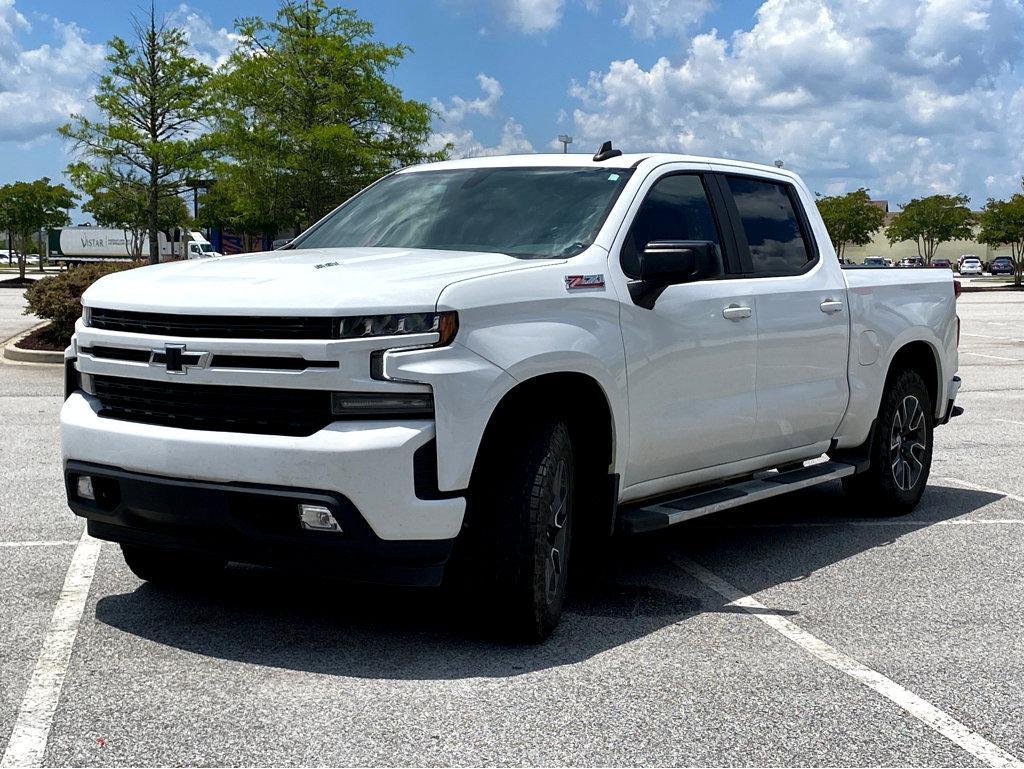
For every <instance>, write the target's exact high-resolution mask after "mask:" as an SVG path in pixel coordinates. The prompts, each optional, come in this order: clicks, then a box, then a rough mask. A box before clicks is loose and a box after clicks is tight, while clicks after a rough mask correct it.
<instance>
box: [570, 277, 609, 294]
mask: <svg viewBox="0 0 1024 769" xmlns="http://www.w3.org/2000/svg"><path fill="white" fill-rule="evenodd" d="M584 288H604V275H566V276H565V290H566V291H579V290H580V289H584Z"/></svg>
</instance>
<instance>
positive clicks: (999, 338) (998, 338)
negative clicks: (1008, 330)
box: [960, 331, 1024, 344]
mask: <svg viewBox="0 0 1024 769" xmlns="http://www.w3.org/2000/svg"><path fill="white" fill-rule="evenodd" d="M960 336H973V337H976V338H977V339H994V340H996V341H997V342H1016V343H1018V344H1019V343H1021V342H1024V339H1013V338H1011V337H1007V336H992V335H991V334H968V333H967V332H966V331H961V332H960Z"/></svg>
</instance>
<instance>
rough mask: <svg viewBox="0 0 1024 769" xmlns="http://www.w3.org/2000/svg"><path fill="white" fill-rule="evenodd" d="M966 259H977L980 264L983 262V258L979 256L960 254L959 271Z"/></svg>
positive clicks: (958, 259) (957, 261) (957, 267)
mask: <svg viewBox="0 0 1024 769" xmlns="http://www.w3.org/2000/svg"><path fill="white" fill-rule="evenodd" d="M965 259H977V260H978V261H979V262H980V261H981V257H980V256H978V255H977V254H960V256H959V257H958V258H957V260H956V269H957V271H959V270H960V266H961V265H962V264H963V263H964V260H965Z"/></svg>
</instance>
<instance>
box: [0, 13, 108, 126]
mask: <svg viewBox="0 0 1024 769" xmlns="http://www.w3.org/2000/svg"><path fill="white" fill-rule="evenodd" d="M50 24H51V25H52V26H51V28H52V41H51V42H47V43H43V44H42V45H39V46H38V47H36V48H25V47H24V45H23V44H22V43H21V39H22V35H24V34H25V33H27V32H29V31H30V29H31V25H30V24H29V22H28V20H27V19H26V18H25V16H23V15H22V14H21V13H20V12H19V11H18V10H17V8H15V7H14V2H13V0H0V115H2V119H0V142H3V141H15V142H29V141H32V140H34V139H37V138H39V137H40V136H43V135H46V134H52V132H53V131H54V130H55V129H56V127H57V126H58V125H59V124H60V123H62V122H64V121H66V120H67V119H68V116H69V115H70V114H71V113H72V112H83V111H86V112H87V111H88V110H89V108H90V97H91V95H92V89H93V87H94V83H95V75H96V72H97V71H98V70H99V69H101V68H102V66H103V46H102V45H99V44H92V43H87V42H86V41H85V40H84V38H83V37H82V30H81V29H80V28H79V27H77V26H75V25H74V24H64V23H61V22H60V21H58V20H56V19H54V20H52V21H51V22H50Z"/></svg>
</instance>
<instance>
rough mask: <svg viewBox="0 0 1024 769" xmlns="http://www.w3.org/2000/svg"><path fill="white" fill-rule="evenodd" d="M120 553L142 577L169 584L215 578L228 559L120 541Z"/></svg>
mask: <svg viewBox="0 0 1024 769" xmlns="http://www.w3.org/2000/svg"><path fill="white" fill-rule="evenodd" d="M121 553H122V554H123V555H124V561H125V563H126V564H128V568H129V569H131V571H132V574H134V575H135V576H136V577H138V578H139V579H142V580H145V581H146V582H152V583H153V584H155V585H164V586H168V587H172V586H178V587H198V586H200V585H203V584H206V583H209V582H210V581H212V580H214V579H216V578H217V577H218V576H220V574H221V573H222V572H223V571H224V567H225V566H226V565H227V562H226V561H222V560H219V559H215V558H202V557H198V556H191V555H187V554H184V553H182V554H178V553H172V552H170V551H167V550H157V549H155V548H151V547H140V546H139V545H121Z"/></svg>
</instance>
